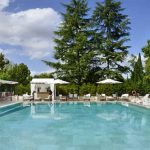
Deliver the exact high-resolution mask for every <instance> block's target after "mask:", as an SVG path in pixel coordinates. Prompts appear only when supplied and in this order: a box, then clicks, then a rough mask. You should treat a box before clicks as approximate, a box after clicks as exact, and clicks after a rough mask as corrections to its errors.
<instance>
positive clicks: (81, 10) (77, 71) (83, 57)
mask: <svg viewBox="0 0 150 150" xmlns="http://www.w3.org/2000/svg"><path fill="white" fill-rule="evenodd" d="M64 7H65V9H66V13H65V14H63V18H64V21H63V23H62V24H61V26H60V27H59V30H58V31H56V32H55V34H56V35H57V38H56V39H55V42H56V47H55V50H56V53H55V59H56V60H58V62H57V63H53V62H47V61H44V62H45V63H46V64H47V65H50V66H52V67H54V68H55V69H56V73H57V77H58V78H65V79H67V80H68V81H69V82H71V83H76V84H78V85H81V83H83V82H86V81H87V76H88V74H89V70H90V67H91V64H92V58H93V55H94V53H93V51H92V49H91V47H90V46H91V44H90V22H89V19H88V16H87V12H88V10H89V9H88V7H87V3H86V0H71V2H70V3H69V4H64Z"/></svg>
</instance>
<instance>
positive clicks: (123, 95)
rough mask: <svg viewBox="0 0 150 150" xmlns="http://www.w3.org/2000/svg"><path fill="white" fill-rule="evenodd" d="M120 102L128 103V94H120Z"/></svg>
mask: <svg viewBox="0 0 150 150" xmlns="http://www.w3.org/2000/svg"><path fill="white" fill-rule="evenodd" d="M120 100H126V101H129V94H122V95H121V97H120Z"/></svg>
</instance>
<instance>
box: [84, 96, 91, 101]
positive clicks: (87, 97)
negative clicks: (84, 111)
mask: <svg viewBox="0 0 150 150" xmlns="http://www.w3.org/2000/svg"><path fill="white" fill-rule="evenodd" d="M90 98H91V94H86V95H84V98H83V100H86V101H90Z"/></svg>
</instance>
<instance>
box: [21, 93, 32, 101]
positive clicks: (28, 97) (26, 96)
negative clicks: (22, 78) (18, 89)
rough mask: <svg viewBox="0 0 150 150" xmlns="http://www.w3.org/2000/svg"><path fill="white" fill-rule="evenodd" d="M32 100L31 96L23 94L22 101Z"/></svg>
mask: <svg viewBox="0 0 150 150" xmlns="http://www.w3.org/2000/svg"><path fill="white" fill-rule="evenodd" d="M28 100H30V101H31V100H33V96H31V95H28V94H23V101H28Z"/></svg>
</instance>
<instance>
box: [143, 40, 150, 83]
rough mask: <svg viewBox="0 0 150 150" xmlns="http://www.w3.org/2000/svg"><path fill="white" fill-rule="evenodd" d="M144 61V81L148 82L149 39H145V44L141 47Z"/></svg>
mask: <svg viewBox="0 0 150 150" xmlns="http://www.w3.org/2000/svg"><path fill="white" fill-rule="evenodd" d="M142 51H143V53H144V57H145V58H146V61H145V77H144V79H145V80H146V82H148V83H150V40H148V41H147V45H146V46H145V47H143V48H142Z"/></svg>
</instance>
